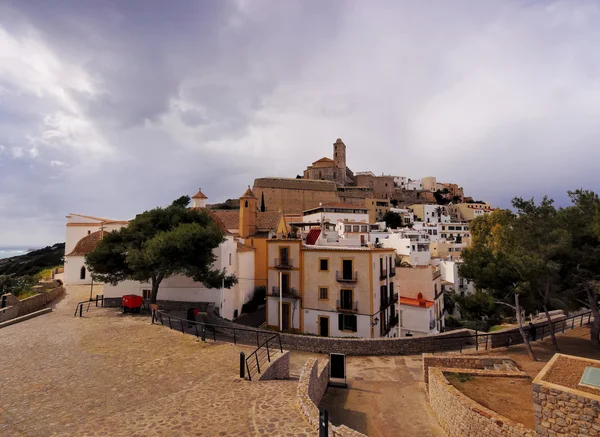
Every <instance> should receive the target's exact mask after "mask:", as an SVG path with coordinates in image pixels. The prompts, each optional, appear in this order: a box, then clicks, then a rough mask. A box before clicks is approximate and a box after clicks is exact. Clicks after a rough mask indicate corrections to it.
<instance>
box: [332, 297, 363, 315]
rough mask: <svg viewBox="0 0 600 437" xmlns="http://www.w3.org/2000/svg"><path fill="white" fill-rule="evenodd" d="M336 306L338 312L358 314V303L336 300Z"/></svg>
mask: <svg viewBox="0 0 600 437" xmlns="http://www.w3.org/2000/svg"><path fill="white" fill-rule="evenodd" d="M335 306H336V308H337V310H338V311H345V312H349V313H357V312H358V301H354V302H352V301H350V302H348V301H344V300H339V299H338V300H336V301H335Z"/></svg>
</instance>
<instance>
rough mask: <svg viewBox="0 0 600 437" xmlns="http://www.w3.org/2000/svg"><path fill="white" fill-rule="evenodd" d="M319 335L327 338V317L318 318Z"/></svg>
mask: <svg viewBox="0 0 600 437" xmlns="http://www.w3.org/2000/svg"><path fill="white" fill-rule="evenodd" d="M319 335H320V336H321V337H329V317H319Z"/></svg>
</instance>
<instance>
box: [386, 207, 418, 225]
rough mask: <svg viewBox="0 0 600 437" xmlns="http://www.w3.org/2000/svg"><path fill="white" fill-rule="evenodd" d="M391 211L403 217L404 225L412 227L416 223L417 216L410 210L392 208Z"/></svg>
mask: <svg viewBox="0 0 600 437" xmlns="http://www.w3.org/2000/svg"><path fill="white" fill-rule="evenodd" d="M390 211H391V212H395V213H396V214H398V215H400V216H401V217H402V223H404V225H407V226H410V225H412V224H414V223H415V214H414V213H413V212H412V211H411V210H409V209H405V208H390Z"/></svg>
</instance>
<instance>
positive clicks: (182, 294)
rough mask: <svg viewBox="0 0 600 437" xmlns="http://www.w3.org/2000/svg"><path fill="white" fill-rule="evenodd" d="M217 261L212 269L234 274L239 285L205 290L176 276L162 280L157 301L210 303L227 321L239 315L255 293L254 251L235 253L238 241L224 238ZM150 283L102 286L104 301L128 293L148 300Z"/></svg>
mask: <svg viewBox="0 0 600 437" xmlns="http://www.w3.org/2000/svg"><path fill="white" fill-rule="evenodd" d="M213 253H215V255H216V256H217V260H216V261H215V264H214V265H213V268H214V269H218V270H222V269H225V271H226V273H227V274H235V275H236V276H237V277H238V278H239V282H238V284H236V285H234V286H233V287H232V288H230V289H229V288H224V289H221V288H212V289H211V288H206V287H205V286H204V284H202V283H200V282H195V281H194V280H193V279H191V278H188V277H186V276H182V275H177V276H172V277H170V278H166V279H163V281H162V282H161V284H160V287H159V290H158V296H157V300H171V301H181V302H212V303H214V304H215V306H216V307H217V308H219V313H220V314H221V316H223V317H224V318H226V319H232V318H233V317H234V315H235V312H236V310H237V314H238V315H239V314H241V312H242V305H243V304H244V303H245V302H246V301H247V300H248V299H249V298H250V296H251V294H252V292H253V290H254V252H253V251H248V252H238V251H237V241H235V239H234V238H233V236H230V235H229V236H227V237H226V239H225V241H224V242H223V243H221V245H219V247H217V248H216V249H214V251H213ZM150 292H151V286H150V283H144V282H137V281H124V282H121V283H119V284H117V285H116V286H113V285H110V284H106V285H105V286H104V297H105V298H116V297H121V296H124V295H127V294H136V295H138V296H142V297H144V298H147V299H149V298H150Z"/></svg>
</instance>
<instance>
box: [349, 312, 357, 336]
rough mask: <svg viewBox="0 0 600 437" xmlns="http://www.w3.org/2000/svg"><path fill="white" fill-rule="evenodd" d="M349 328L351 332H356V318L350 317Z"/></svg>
mask: <svg viewBox="0 0 600 437" xmlns="http://www.w3.org/2000/svg"><path fill="white" fill-rule="evenodd" d="M350 326H352V332H356V316H350Z"/></svg>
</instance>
